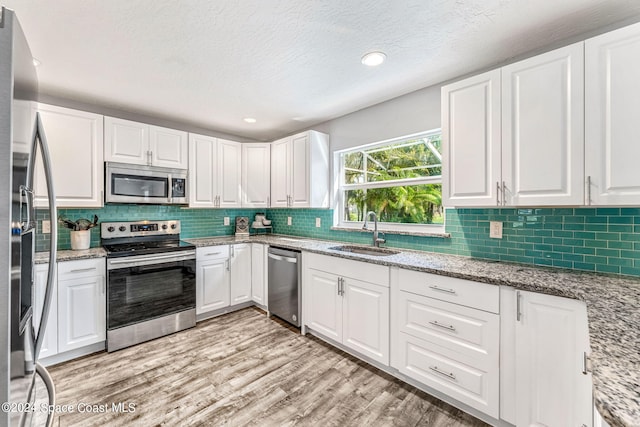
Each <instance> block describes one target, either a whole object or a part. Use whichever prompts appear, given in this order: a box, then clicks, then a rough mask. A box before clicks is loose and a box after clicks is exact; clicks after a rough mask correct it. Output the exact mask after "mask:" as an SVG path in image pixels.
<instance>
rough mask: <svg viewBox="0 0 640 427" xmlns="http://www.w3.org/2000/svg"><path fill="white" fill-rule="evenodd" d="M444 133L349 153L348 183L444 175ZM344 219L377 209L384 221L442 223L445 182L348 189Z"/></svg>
mask: <svg viewBox="0 0 640 427" xmlns="http://www.w3.org/2000/svg"><path fill="white" fill-rule="evenodd" d="M434 151H436V152H437V153H440V151H441V140H440V135H435V136H431V137H427V138H419V139H416V140H411V141H403V142H402V143H398V144H394V145H391V146H388V147H383V148H378V149H365V150H362V151H357V152H352V153H347V154H345V155H344V158H343V161H344V166H345V184H365V183H373V182H380V181H393V180H398V179H411V178H414V179H415V178H425V177H430V176H440V175H441V161H440V158H439V156H436V154H435V153H434ZM344 196H345V199H344V200H345V206H344V209H345V212H344V219H346V220H347V221H362V220H363V219H364V214H365V213H366V212H368V211H374V212H375V213H376V214H377V215H378V218H379V221H382V222H398V223H411V224H442V222H443V213H442V185H441V184H439V183H438V184H420V185H403V186H394V187H385V188H373V189H372V188H369V189H354V190H348V191H346V192H345V195H344Z"/></svg>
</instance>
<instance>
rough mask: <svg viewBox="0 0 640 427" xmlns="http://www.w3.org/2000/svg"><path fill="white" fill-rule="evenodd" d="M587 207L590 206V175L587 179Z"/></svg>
mask: <svg viewBox="0 0 640 427" xmlns="http://www.w3.org/2000/svg"><path fill="white" fill-rule="evenodd" d="M587 205H591V175H589V176H588V177H587Z"/></svg>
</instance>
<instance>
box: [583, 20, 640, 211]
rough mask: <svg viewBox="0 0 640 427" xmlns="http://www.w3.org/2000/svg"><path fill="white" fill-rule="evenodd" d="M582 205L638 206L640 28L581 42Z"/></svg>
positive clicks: (639, 184)
mask: <svg viewBox="0 0 640 427" xmlns="http://www.w3.org/2000/svg"><path fill="white" fill-rule="evenodd" d="M585 73H586V75H585V90H586V94H585V97H586V111H585V123H586V132H585V145H586V148H585V169H586V171H585V174H586V177H587V179H586V183H587V187H588V188H587V195H586V197H585V199H586V204H593V205H638V204H640V174H638V158H640V144H638V142H637V141H638V138H640V120H639V119H638V112H640V79H639V78H638V76H640V24H636V25H632V26H629V27H625V28H622V29H620V30H617V31H612V32H610V33H606V34H604V35H601V36H598V37H595V38H592V39H589V40H587V41H586V42H585Z"/></svg>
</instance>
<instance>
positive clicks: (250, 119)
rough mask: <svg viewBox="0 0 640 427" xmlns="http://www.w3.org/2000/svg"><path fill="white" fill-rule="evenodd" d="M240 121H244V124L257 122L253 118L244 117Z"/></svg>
mask: <svg viewBox="0 0 640 427" xmlns="http://www.w3.org/2000/svg"><path fill="white" fill-rule="evenodd" d="M242 120H244V121H245V122H247V123H255V122H257V120H256V119H254V118H253V117H245V118H244V119H242Z"/></svg>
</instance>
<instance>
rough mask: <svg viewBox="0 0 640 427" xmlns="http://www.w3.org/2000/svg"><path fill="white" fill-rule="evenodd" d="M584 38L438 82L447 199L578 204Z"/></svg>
mask: <svg viewBox="0 0 640 427" xmlns="http://www.w3.org/2000/svg"><path fill="white" fill-rule="evenodd" d="M583 58H584V44H583V43H577V44H574V45H571V46H567V47H564V48H561V49H557V50H554V51H551V52H548V53H545V54H543V55H538V56H535V57H533V58H529V59H526V60H524V61H520V62H517V63H515V64H511V65H508V66H506V67H503V68H501V69H498V70H493V71H490V72H487V73H484V74H480V75H478V76H474V77H471V78H468V79H465V80H462V81H460V82H456V83H453V84H451V85H448V86H445V87H443V88H442V126H443V128H442V135H443V169H444V170H443V198H444V204H445V205H447V206H540V205H542V206H545V205H548V206H553V205H581V204H582V203H583V200H584V185H583V177H584V170H583V160H584V85H583V79H584V61H583Z"/></svg>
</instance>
